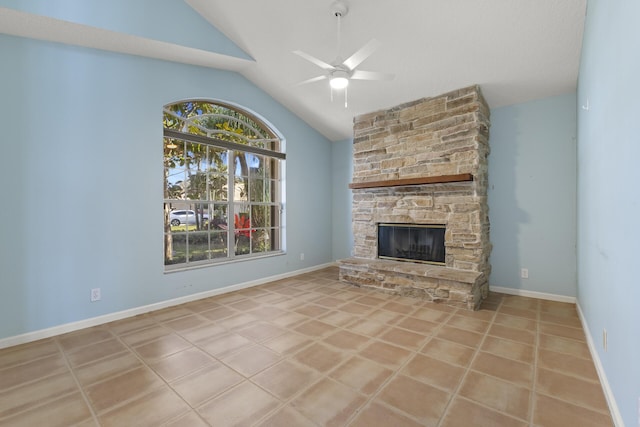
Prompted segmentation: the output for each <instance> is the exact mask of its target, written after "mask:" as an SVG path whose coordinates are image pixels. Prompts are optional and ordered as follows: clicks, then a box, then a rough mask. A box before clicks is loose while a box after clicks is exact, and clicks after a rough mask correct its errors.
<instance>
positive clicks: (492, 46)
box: [0, 0, 587, 141]
mask: <svg viewBox="0 0 640 427" xmlns="http://www.w3.org/2000/svg"><path fill="white" fill-rule="evenodd" d="M184 1H185V3H187V4H188V5H189V6H190V7H191V8H193V10H195V11H196V12H197V13H198V14H200V15H201V17H203V18H204V19H205V20H206V21H208V22H209V23H210V24H211V25H212V26H214V27H215V29H216V31H219V32H221V33H222V34H224V35H225V36H226V37H227V38H228V39H230V40H231V41H232V42H233V44H235V46H237V47H238V48H239V49H240V50H241V51H244V52H241V54H239V55H233V54H231V55H229V54H228V53H226V52H222V53H219V52H215V50H212V49H196V48H193V46H181V45H180V44H176V43H168V42H167V41H166V40H161V39H159V38H154V37H149V36H148V35H145V36H144V37H141V36H140V35H136V34H131V32H126V31H118V29H117V28H104V26H102V27H101V26H100V25H95V26H92V25H86V24H83V25H79V24H78V23H74V22H69V21H65V20H60V19H49V18H44V17H40V16H38V15H34V14H31V13H28V12H29V11H26V12H27V13H25V11H22V12H17V11H14V10H11V9H5V8H0V31H1V32H5V33H8V34H14V35H19V36H27V37H34V38H39V39H47V40H52V41H58V42H64V43H70V44H77V45H82V46H88V47H96V48H100V49H106V50H112V51H118V52H123V53H130V54H135V55H141V56H148V57H152V58H162V59H168V60H172V61H177V62H184V63H189V64H197V65H202V66H208V67H212V68H222V69H229V70H234V71H238V72H239V73H241V74H243V75H244V76H245V77H246V78H247V79H248V80H250V81H252V82H253V83H254V84H256V85H257V86H259V87H260V88H262V89H263V90H265V91H266V92H267V93H269V94H270V95H271V96H272V97H274V98H275V99H277V100H278V101H279V102H281V103H282V104H283V105H285V106H286V107H288V108H289V109H290V110H291V111H293V112H294V113H295V114H297V115H298V116H299V117H301V118H302V119H303V120H305V121H306V122H307V123H309V124H310V125H311V126H312V127H314V128H315V129H317V130H318V131H319V132H320V133H322V134H323V135H325V136H326V137H327V138H328V139H330V140H334V141H336V140H342V139H347V138H350V137H351V136H352V126H353V117H354V116H355V115H359V114H363V113H367V112H371V111H376V110H379V109H385V108H389V107H392V106H395V105H398V104H401V103H404V102H408V101H412V100H415V99H418V98H422V97H429V96H435V95H438V94H441V93H443V92H446V91H449V90H453V89H456V88H459V87H464V86H468V85H471V84H479V85H480V86H481V88H482V91H483V93H484V95H485V97H486V99H487V101H488V103H489V105H490V107H491V108H496V107H501V106H506V105H511V104H516V103H520V102H525V101H529V100H534V99H540V98H545V97H548V96H554V95H559V94H564V93H568V92H571V91H574V90H575V88H576V84H577V77H578V67H579V61H580V49H581V44H582V33H583V24H584V16H585V12H586V3H587V0H481V1H478V0H397V1H393V2H391V1H383V0H344V1H345V2H346V3H347V5H348V8H349V10H348V13H347V14H346V15H345V16H344V17H343V18H342V19H341V47H340V52H337V18H336V17H335V16H333V15H332V13H331V4H332V2H333V0H305V1H299V0H269V1H264V0H237V1H228V0H184ZM194 15H195V14H194ZM175 25H180V23H176V24H175ZM172 30H173V31H176V28H173V29H172ZM178 30H184V31H188V30H189V28H184V29H180V28H178ZM374 38H375V39H376V40H378V41H379V42H380V47H379V48H378V49H377V50H376V51H375V52H374V53H373V54H372V55H371V56H369V57H368V58H367V59H366V60H365V61H364V62H362V64H361V65H360V67H359V68H361V69H364V70H371V71H380V72H385V73H393V74H395V78H394V79H393V80H391V81H352V82H351V84H350V85H349V87H348V106H347V107H346V108H345V106H344V95H343V94H342V93H334V99H333V101H332V100H331V96H330V89H329V84H328V81H327V80H322V81H318V82H314V83H309V84H305V85H298V83H299V82H301V81H304V80H307V79H310V78H312V77H315V76H318V75H321V74H322V73H323V71H322V70H321V69H320V68H318V67H317V66H316V65H314V64H312V63H310V62H308V61H305V60H304V59H302V58H301V57H300V56H297V55H294V54H293V51H295V50H302V51H304V52H306V53H308V54H311V55H313V56H315V57H317V58H319V59H321V60H323V61H325V62H328V63H331V62H332V61H333V60H334V59H335V58H336V57H337V56H341V57H342V58H346V57H348V56H350V55H351V54H352V53H354V52H356V51H357V50H358V49H359V48H360V47H362V46H363V45H365V44H366V43H367V42H368V41H369V40H371V39H374ZM169 47H170V49H169ZM243 53H244V54H246V55H243Z"/></svg>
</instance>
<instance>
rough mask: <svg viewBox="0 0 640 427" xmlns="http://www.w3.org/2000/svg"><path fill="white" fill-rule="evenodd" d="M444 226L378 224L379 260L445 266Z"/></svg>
mask: <svg viewBox="0 0 640 427" xmlns="http://www.w3.org/2000/svg"><path fill="white" fill-rule="evenodd" d="M444 232H445V226H444V225H443V224H382V223H381V224H378V258H384V259H395V260H400V261H413V262H423V263H428V264H438V265H444V264H445V250H444Z"/></svg>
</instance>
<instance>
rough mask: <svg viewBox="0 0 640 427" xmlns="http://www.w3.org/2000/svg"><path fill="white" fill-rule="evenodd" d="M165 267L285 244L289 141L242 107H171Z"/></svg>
mask: <svg viewBox="0 0 640 427" xmlns="http://www.w3.org/2000/svg"><path fill="white" fill-rule="evenodd" d="M163 124H164V138H163V148H164V264H165V270H166V271H170V270H175V269H180V268H184V267H193V266H200V265H206V264H211V263H216V262H221V261H232V260H238V259H246V258H250V257H256V256H265V255H269V254H276V253H280V252H281V251H282V246H283V245H282V229H283V224H282V203H281V202H282V199H283V196H282V190H283V189H282V171H283V170H284V161H285V154H284V152H283V151H284V150H283V141H282V140H281V139H280V138H279V137H278V135H277V134H276V133H275V132H274V131H273V130H272V129H270V128H269V126H267V125H266V124H265V123H264V122H263V121H262V120H260V119H259V118H257V117H256V116H254V115H251V114H250V113H248V112H247V111H243V110H241V109H240V108H238V107H235V106H232V105H229V104H224V103H221V102H210V101H204V100H190V101H181V102H177V103H174V104H169V105H166V106H165V107H164V115H163Z"/></svg>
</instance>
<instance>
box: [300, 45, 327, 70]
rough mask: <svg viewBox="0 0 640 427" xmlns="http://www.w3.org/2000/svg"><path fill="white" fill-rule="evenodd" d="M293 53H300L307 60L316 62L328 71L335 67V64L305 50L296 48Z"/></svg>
mask: <svg viewBox="0 0 640 427" xmlns="http://www.w3.org/2000/svg"><path fill="white" fill-rule="evenodd" d="M293 53H295V54H296V55H298V56H299V57H301V58H304V59H306V60H307V61H309V62H311V63H313V64H316V65H317V66H318V67H320V68H322V69H323V70H327V71H332V70H334V69H335V67H334V66H333V65H330V64H327V63H326V62H324V61H323V60H321V59H318V58H316V57H315V56H311V55H309V54H308V53H306V52H303V51H301V50H294V51H293Z"/></svg>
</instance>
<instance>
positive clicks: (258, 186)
mask: <svg viewBox="0 0 640 427" xmlns="http://www.w3.org/2000/svg"><path fill="white" fill-rule="evenodd" d="M264 185H265V181H264V180H263V179H258V178H250V180H249V190H250V191H249V195H250V198H251V201H252V202H268V201H269V199H268V198H267V197H266V195H265V191H264V190H265V188H264Z"/></svg>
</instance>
